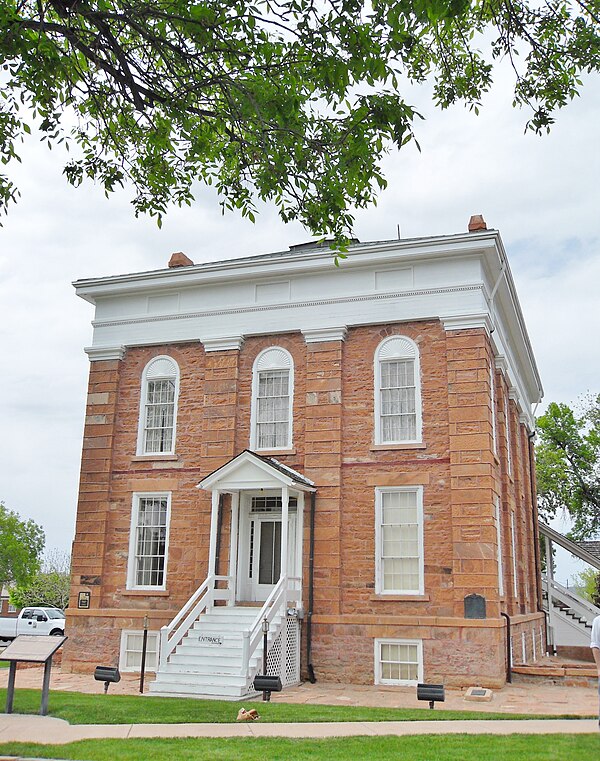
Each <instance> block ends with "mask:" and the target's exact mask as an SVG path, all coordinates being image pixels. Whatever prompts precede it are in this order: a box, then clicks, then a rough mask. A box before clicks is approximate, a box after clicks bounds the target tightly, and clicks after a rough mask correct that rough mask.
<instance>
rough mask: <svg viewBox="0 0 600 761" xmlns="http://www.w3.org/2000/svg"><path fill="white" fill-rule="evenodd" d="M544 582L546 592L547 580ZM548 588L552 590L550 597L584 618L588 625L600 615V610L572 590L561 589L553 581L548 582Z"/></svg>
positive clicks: (560, 586) (561, 587) (559, 585)
mask: <svg viewBox="0 0 600 761" xmlns="http://www.w3.org/2000/svg"><path fill="white" fill-rule="evenodd" d="M544 581H545V583H546V590H547V591H548V579H547V578H546V579H544ZM550 587H551V590H552V591H551V595H552V597H555V598H556V599H557V600H560V601H561V602H563V603H564V604H565V605H568V606H569V607H571V608H572V609H573V610H574V611H575V612H576V613H577V614H578V615H580V616H581V617H582V618H585V619H586V620H587V621H588V623H591V622H592V621H593V620H594V618H595V617H596V616H599V615H600V608H597V607H596V606H595V605H593V604H592V603H591V602H589V601H588V600H585V599H583V598H582V597H580V596H579V595H577V594H575V593H574V592H573V591H572V590H570V589H567V588H566V587H563V586H562V585H561V584H559V583H558V582H556V581H554V579H552V580H551V581H550ZM549 596H550V595H549Z"/></svg>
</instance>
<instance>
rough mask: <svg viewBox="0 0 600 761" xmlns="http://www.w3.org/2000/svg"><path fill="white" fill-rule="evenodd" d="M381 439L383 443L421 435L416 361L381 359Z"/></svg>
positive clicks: (410, 438)
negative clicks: (418, 415) (418, 428)
mask: <svg viewBox="0 0 600 761" xmlns="http://www.w3.org/2000/svg"><path fill="white" fill-rule="evenodd" d="M380 393H381V440H382V442H383V443H385V444H388V443H393V442H401V441H414V440H415V439H416V438H417V408H416V384H415V362H414V360H412V359H402V360H386V361H383V362H381V386H380Z"/></svg>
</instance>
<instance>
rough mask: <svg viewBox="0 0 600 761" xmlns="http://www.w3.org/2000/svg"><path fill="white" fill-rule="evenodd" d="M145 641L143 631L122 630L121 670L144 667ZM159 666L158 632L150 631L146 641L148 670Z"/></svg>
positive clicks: (154, 669) (138, 669)
mask: <svg viewBox="0 0 600 761" xmlns="http://www.w3.org/2000/svg"><path fill="white" fill-rule="evenodd" d="M143 642H144V632H143V631H123V632H121V657H120V660H119V670H120V671H123V672H126V671H141V668H142V645H143ZM157 667H158V632H150V631H149V632H148V640H147V642H146V664H145V668H146V671H156V669H157Z"/></svg>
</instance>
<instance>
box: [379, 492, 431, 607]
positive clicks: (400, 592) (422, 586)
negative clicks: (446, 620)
mask: <svg viewBox="0 0 600 761" xmlns="http://www.w3.org/2000/svg"><path fill="white" fill-rule="evenodd" d="M390 492H412V493H415V494H416V495H417V521H418V541H419V586H418V588H417V589H387V590H384V589H383V558H382V554H383V536H382V516H383V500H382V495H383V494H386V493H390ZM424 555H425V553H424V541H423V487H422V486H377V487H375V594H378V595H393V596H396V597H397V596H399V595H423V594H425V557H424Z"/></svg>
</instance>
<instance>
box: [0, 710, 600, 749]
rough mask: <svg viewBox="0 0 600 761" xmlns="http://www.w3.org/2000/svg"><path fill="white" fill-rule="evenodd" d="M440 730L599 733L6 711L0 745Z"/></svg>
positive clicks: (477, 723)
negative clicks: (112, 718)
mask: <svg viewBox="0 0 600 761" xmlns="http://www.w3.org/2000/svg"><path fill="white" fill-rule="evenodd" d="M425 734H427V735H430V734H431V735H440V734H469V735H479V734H491V735H510V734H536V735H537V734H598V721H597V720H594V719H532V720H524V721H517V720H514V719H506V720H496V721H485V720H479V719H476V720H473V721H378V722H366V721H357V722H323V723H319V724H317V723H310V724H309V723H302V724H268V723H264V724H263V723H261V722H260V720H259V721H255V722H252V723H246V722H245V723H243V724H78V725H71V724H69V723H68V722H66V721H64V720H63V719H54V718H51V717H48V716H24V715H20V714H0V743H4V742H28V743H32V742H33V743H43V744H48V745H64V744H65V743H70V742H76V741H77V740H91V739H108V738H117V739H123V740H124V739H128V738H139V737H171V738H172V737H198V738H200V737H295V738H326V737H352V736H358V735H362V736H371V737H374V736H382V735H388V736H406V735H425Z"/></svg>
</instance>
